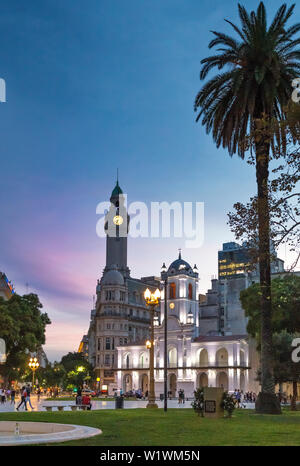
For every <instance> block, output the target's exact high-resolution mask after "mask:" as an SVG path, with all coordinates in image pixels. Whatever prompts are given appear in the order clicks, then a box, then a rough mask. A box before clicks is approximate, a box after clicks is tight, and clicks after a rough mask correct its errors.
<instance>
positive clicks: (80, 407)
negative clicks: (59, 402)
mask: <svg viewBox="0 0 300 466" xmlns="http://www.w3.org/2000/svg"><path fill="white" fill-rule="evenodd" d="M69 407H70V408H71V409H72V411H77V408H78V409H83V410H84V411H85V410H87V408H88V405H69Z"/></svg>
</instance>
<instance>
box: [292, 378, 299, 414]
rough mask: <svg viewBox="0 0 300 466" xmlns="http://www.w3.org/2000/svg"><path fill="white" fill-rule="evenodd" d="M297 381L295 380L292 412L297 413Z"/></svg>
mask: <svg viewBox="0 0 300 466" xmlns="http://www.w3.org/2000/svg"><path fill="white" fill-rule="evenodd" d="M297 385H298V384H297V380H293V396H292V399H291V411H297V395H298V393H297V388H298V387H297Z"/></svg>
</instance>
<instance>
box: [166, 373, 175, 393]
mask: <svg viewBox="0 0 300 466" xmlns="http://www.w3.org/2000/svg"><path fill="white" fill-rule="evenodd" d="M176 391H177V378H176V375H175V374H170V375H169V390H168V392H170V396H171V397H172V398H174V397H175V396H176Z"/></svg>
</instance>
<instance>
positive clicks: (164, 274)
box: [161, 263, 168, 412]
mask: <svg viewBox="0 0 300 466" xmlns="http://www.w3.org/2000/svg"><path fill="white" fill-rule="evenodd" d="M161 278H162V279H163V280H164V298H165V312H164V340H165V341H164V343H165V344H164V411H165V412H167V409H168V341H167V340H168V274H167V267H166V264H165V263H163V265H162V268H161Z"/></svg>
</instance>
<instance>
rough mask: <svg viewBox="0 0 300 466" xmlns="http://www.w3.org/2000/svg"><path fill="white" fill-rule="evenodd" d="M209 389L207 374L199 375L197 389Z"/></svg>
mask: <svg viewBox="0 0 300 466" xmlns="http://www.w3.org/2000/svg"><path fill="white" fill-rule="evenodd" d="M203 387H208V377H207V374H206V373H205V372H202V373H201V374H199V375H198V381H197V388H203Z"/></svg>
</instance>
